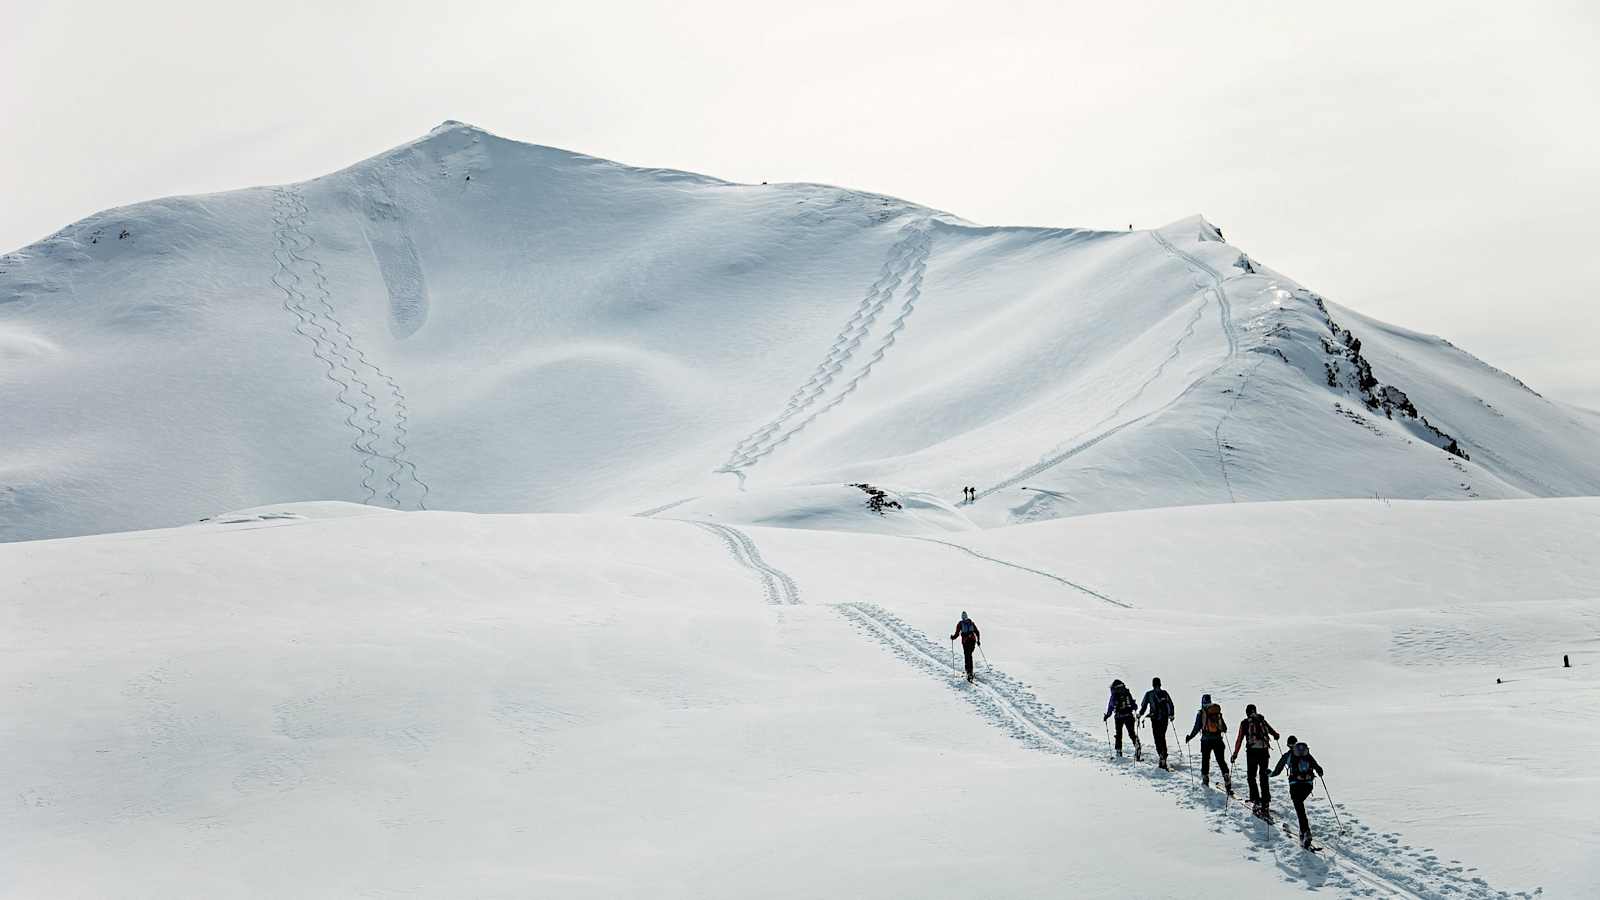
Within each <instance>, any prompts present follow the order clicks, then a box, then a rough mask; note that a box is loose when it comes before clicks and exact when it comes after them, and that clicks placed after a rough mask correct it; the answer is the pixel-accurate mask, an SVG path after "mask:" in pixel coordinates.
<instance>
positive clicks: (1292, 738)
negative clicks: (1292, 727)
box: [1289, 734, 1295, 750]
mask: <svg viewBox="0 0 1600 900" xmlns="http://www.w3.org/2000/svg"><path fill="white" fill-rule="evenodd" d="M1294 745H1295V739H1294V735H1292V734H1291V735H1289V749H1290V750H1293V749H1294Z"/></svg>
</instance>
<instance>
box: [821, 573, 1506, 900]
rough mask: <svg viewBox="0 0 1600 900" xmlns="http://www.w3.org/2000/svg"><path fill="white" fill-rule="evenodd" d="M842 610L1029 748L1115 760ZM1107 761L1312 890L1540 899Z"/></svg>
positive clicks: (887, 621)
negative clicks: (1315, 843)
mask: <svg viewBox="0 0 1600 900" xmlns="http://www.w3.org/2000/svg"><path fill="white" fill-rule="evenodd" d="M835 608H836V609H837V610H838V611H839V612H840V614H841V615H843V616H844V617H845V618H846V619H847V620H849V621H850V622H851V624H853V625H854V626H855V627H856V628H857V630H859V631H860V632H861V633H863V634H864V635H866V636H867V637H869V638H871V639H872V640H874V641H876V642H877V643H879V644H882V645H883V646H884V647H885V648H887V649H888V650H889V651H890V652H892V653H894V655H895V656H897V657H899V658H900V659H902V660H904V661H906V662H908V663H910V664H911V665H913V666H915V667H917V668H918V669H921V670H923V671H925V672H927V673H928V674H930V675H933V676H935V678H936V680H938V681H941V682H944V683H946V684H949V685H950V686H952V687H953V688H954V689H955V690H957V691H959V692H960V693H961V695H962V697H963V699H965V700H966V701H967V702H968V703H970V704H971V705H972V706H973V707H974V708H975V709H976V710H977V712H978V714H979V715H980V716H982V717H983V718H984V719H986V720H988V721H989V722H991V723H992V724H994V725H996V726H997V727H999V728H1001V729H1002V730H1004V731H1005V732H1006V733H1008V734H1010V735H1011V736H1012V737H1013V738H1016V739H1017V740H1019V741H1021V742H1022V743H1023V744H1025V745H1026V746H1028V747H1030V748H1032V749H1035V750H1039V751H1042V752H1046V753H1053V754H1059V755H1063V756H1070V757H1074V758H1076V759H1080V760H1085V761H1090V760H1092V761H1096V762H1100V763H1102V764H1107V763H1106V757H1105V748H1104V747H1103V746H1101V745H1100V742H1098V741H1096V740H1095V739H1094V738H1093V737H1091V736H1089V735H1088V734H1086V733H1084V732H1082V731H1080V730H1078V729H1077V728H1074V727H1073V725H1072V723H1071V722H1070V721H1068V720H1067V719H1065V718H1063V717H1062V716H1061V715H1060V714H1058V713H1057V712H1056V711H1055V709H1054V708H1053V707H1051V706H1050V705H1049V704H1048V703H1045V702H1044V701H1042V700H1040V699H1039V697H1038V696H1037V695H1036V694H1035V693H1034V692H1033V691H1031V690H1030V689H1028V688H1027V687H1026V686H1025V685H1023V684H1022V683H1021V682H1019V681H1017V680H1016V679H1014V678H1011V677H1010V676H1008V675H1006V674H1005V673H1004V672H1002V671H1000V670H999V669H997V668H996V667H995V666H994V664H993V663H983V664H981V671H980V672H979V677H978V680H977V682H976V683H975V684H974V685H971V686H968V685H967V683H966V682H965V680H964V678H957V677H954V676H959V675H962V674H963V673H962V672H961V668H960V665H959V664H958V663H955V662H952V661H951V659H950V658H949V656H948V654H947V653H946V651H945V649H944V648H942V647H940V646H939V645H938V644H937V643H935V642H934V641H933V640H932V639H930V638H929V637H928V636H927V635H926V634H924V633H922V632H921V631H918V630H917V629H915V628H913V627H911V626H910V625H907V624H906V623H905V622H903V621H901V620H900V619H899V618H898V617H896V616H895V615H894V614H892V613H890V612H888V611H887V610H884V609H883V608H881V607H878V606H875V605H873V604H870V603H844V604H839V605H838V606H836V607H835ZM1169 763H1172V764H1174V765H1175V767H1176V768H1178V769H1179V770H1181V768H1182V767H1181V765H1178V764H1176V763H1175V762H1174V761H1173V760H1169ZM1108 765H1111V766H1112V767H1113V769H1114V770H1115V771H1117V772H1119V773H1121V774H1124V775H1128V776H1131V777H1137V778H1141V779H1143V780H1144V781H1145V782H1147V783H1148V784H1149V785H1150V786H1151V787H1152V788H1153V789H1155V790H1157V791H1159V792H1161V793H1163V794H1167V795H1169V796H1171V797H1172V798H1173V799H1174V800H1175V801H1176V802H1177V803H1178V804H1179V805H1180V806H1184V807H1187V808H1191V809H1199V810H1203V811H1206V812H1208V813H1209V817H1210V818H1211V820H1212V823H1213V825H1214V826H1217V827H1228V828H1230V829H1232V830H1234V831H1236V832H1237V833H1239V834H1240V835H1241V836H1243V837H1244V838H1245V839H1246V840H1247V841H1249V842H1250V844H1251V846H1252V849H1253V850H1254V851H1255V853H1256V854H1257V855H1260V854H1265V855H1269V856H1270V857H1271V858H1272V860H1273V862H1274V864H1275V865H1276V866H1277V867H1278V868H1279V870H1280V871H1282V872H1283V874H1284V875H1285V877H1287V878H1289V879H1291V880H1293V881H1298V882H1301V883H1303V884H1305V885H1306V887H1308V888H1311V889H1317V888H1323V887H1332V888H1335V889H1337V890H1340V891H1342V892H1345V893H1348V894H1351V895H1357V896H1361V895H1367V896H1389V897H1401V898H1406V900H1446V898H1470V900H1502V898H1507V897H1532V896H1534V895H1533V894H1525V893H1517V894H1508V893H1506V892H1503V891H1497V890H1494V889H1492V888H1490V887H1489V885H1488V884H1487V883H1485V882H1484V881H1483V880H1482V879H1479V878H1472V877H1468V876H1467V874H1466V872H1467V870H1466V868H1465V867H1464V866H1445V865H1441V864H1440V862H1439V860H1438V858H1437V857H1436V856H1434V855H1433V854H1432V852H1431V851H1426V850H1424V851H1422V853H1420V854H1419V853H1414V852H1410V851H1409V850H1406V851H1402V850H1400V849H1398V845H1400V844H1401V841H1400V838H1399V835H1397V834H1394V833H1392V832H1386V833H1379V832H1374V831H1373V830H1372V829H1371V828H1369V827H1368V826H1366V825H1365V824H1363V823H1361V822H1360V821H1359V820H1358V819H1356V818H1355V817H1354V816H1353V815H1351V814H1350V813H1349V811H1348V810H1345V811H1343V812H1342V813H1341V815H1342V816H1343V817H1344V819H1346V820H1347V821H1348V833H1338V830H1337V829H1336V828H1335V827H1334V826H1333V824H1332V823H1331V822H1330V823H1327V824H1326V825H1324V824H1321V823H1318V824H1316V825H1314V828H1315V829H1316V830H1317V832H1318V834H1319V839H1320V840H1321V841H1322V843H1323V845H1324V847H1325V848H1326V849H1328V850H1329V851H1331V852H1330V853H1329V854H1328V857H1327V859H1319V858H1317V857H1315V856H1313V855H1312V854H1306V853H1302V852H1301V850H1300V848H1299V846H1298V845H1297V843H1296V842H1295V840H1293V839H1284V838H1282V837H1281V836H1280V835H1279V831H1278V828H1277V827H1276V826H1274V825H1273V824H1272V823H1269V822H1265V821H1262V820H1261V819H1259V818H1258V817H1256V816H1255V815H1254V814H1253V813H1251V812H1250V811H1249V809H1248V804H1245V806H1244V808H1243V809H1241V808H1240V805H1239V804H1238V803H1237V802H1235V803H1230V802H1228V800H1229V798H1227V797H1226V796H1224V795H1222V794H1220V793H1218V792H1214V791H1209V790H1207V789H1204V788H1201V787H1200V786H1199V785H1198V784H1197V783H1195V782H1192V781H1190V780H1188V779H1187V778H1183V777H1181V776H1177V775H1176V774H1175V773H1173V772H1167V771H1163V770H1161V769H1159V768H1156V767H1155V766H1154V765H1149V766H1138V767H1134V766H1133V764H1132V763H1131V761H1130V762H1125V763H1122V764H1120V765H1118V764H1115V763H1109V764H1108ZM1283 793H1287V792H1286V791H1285V792H1283ZM1218 798H1221V799H1220V800H1219V799H1218ZM1273 811H1274V814H1275V815H1277V816H1279V817H1280V819H1281V818H1282V817H1284V816H1289V817H1290V818H1291V819H1292V818H1293V816H1294V812H1293V809H1292V807H1290V805H1289V801H1288V798H1287V797H1284V796H1278V797H1277V799H1276V801H1275V803H1274V804H1273Z"/></svg>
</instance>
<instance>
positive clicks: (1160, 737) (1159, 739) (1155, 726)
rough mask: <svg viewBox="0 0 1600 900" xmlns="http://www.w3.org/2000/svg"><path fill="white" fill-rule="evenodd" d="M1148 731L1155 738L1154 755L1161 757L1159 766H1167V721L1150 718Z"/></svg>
mask: <svg viewBox="0 0 1600 900" xmlns="http://www.w3.org/2000/svg"><path fill="white" fill-rule="evenodd" d="M1150 733H1151V734H1152V735H1154V736H1155V739H1156V755H1157V756H1159V757H1160V759H1161V763H1160V765H1161V767H1162V768H1163V769H1164V768H1166V767H1167V723H1165V722H1163V721H1161V720H1160V719H1151V720H1150Z"/></svg>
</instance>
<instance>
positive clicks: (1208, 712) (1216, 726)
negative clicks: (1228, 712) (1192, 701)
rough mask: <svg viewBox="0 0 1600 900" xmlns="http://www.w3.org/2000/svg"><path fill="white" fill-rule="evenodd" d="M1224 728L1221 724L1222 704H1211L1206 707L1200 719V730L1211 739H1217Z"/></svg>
mask: <svg viewBox="0 0 1600 900" xmlns="http://www.w3.org/2000/svg"><path fill="white" fill-rule="evenodd" d="M1224 727H1225V726H1224V725H1223V724H1222V704H1220V703H1213V704H1211V705H1210V706H1208V707H1206V708H1205V714H1204V715H1203V716H1201V718H1200V730H1201V731H1202V732H1204V733H1205V734H1207V735H1210V736H1211V737H1219V736H1221V734H1222V731H1223V728H1224Z"/></svg>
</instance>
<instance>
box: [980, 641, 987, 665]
mask: <svg viewBox="0 0 1600 900" xmlns="http://www.w3.org/2000/svg"><path fill="white" fill-rule="evenodd" d="M978 655H979V656H981V657H983V664H984V665H986V666H987V665H989V654H987V653H985V652H983V645H982V644H979V645H978Z"/></svg>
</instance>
